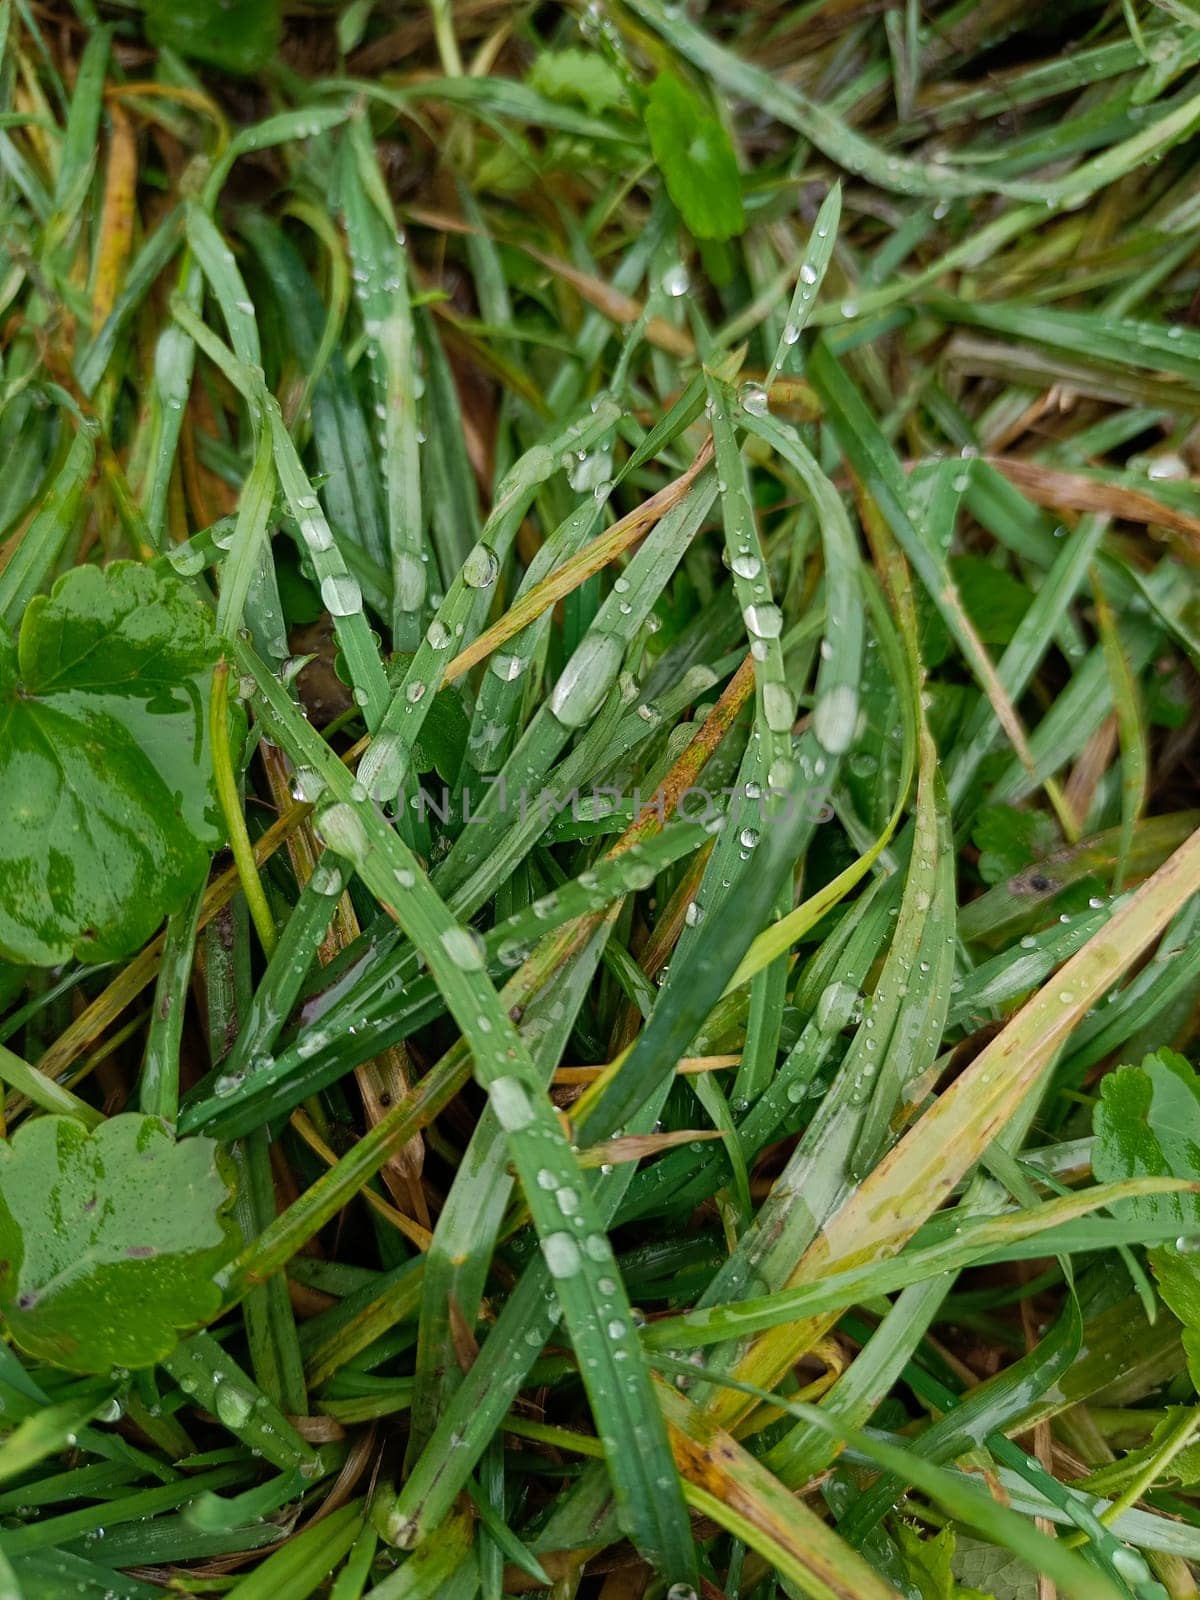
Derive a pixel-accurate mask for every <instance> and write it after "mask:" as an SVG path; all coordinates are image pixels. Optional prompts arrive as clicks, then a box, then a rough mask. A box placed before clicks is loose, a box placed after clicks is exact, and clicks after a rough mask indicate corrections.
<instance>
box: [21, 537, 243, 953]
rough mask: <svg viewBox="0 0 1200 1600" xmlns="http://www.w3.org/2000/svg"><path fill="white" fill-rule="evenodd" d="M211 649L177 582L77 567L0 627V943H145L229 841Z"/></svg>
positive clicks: (43, 948) (86, 947) (42, 948)
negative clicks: (214, 733) (218, 780)
mask: <svg viewBox="0 0 1200 1600" xmlns="http://www.w3.org/2000/svg"><path fill="white" fill-rule="evenodd" d="M216 651H217V645H216V639H215V636H214V634H213V630H212V625H211V623H210V621H209V618H208V615H207V613H205V612H204V611H203V610H202V609H201V608H200V606H199V605H197V604H196V603H195V601H194V600H193V599H192V598H191V596H190V594H189V593H188V591H187V589H186V588H185V587H184V586H183V584H182V583H181V582H180V581H179V580H178V579H175V578H172V577H169V576H167V575H163V574H157V573H154V572H151V571H150V570H149V569H148V568H146V567H141V566H137V565H135V564H134V563H132V562H118V563H115V564H114V565H113V566H110V567H108V568H107V569H106V570H104V571H101V570H100V569H99V568H98V567H77V568H75V569H74V570H73V571H71V572H69V573H67V575H66V576H65V577H63V578H62V579H60V580H59V582H58V583H57V584H56V585H55V587H54V590H53V592H52V593H51V594H49V595H39V596H37V597H36V598H35V599H34V600H32V601H31V602H30V604H29V606H28V607H27V609H26V612H25V618H24V622H23V625H22V628H21V637H20V642H19V644H18V645H17V646H15V647H14V645H13V642H12V639H11V637H10V636H9V634H8V633H7V632H6V631H4V630H0V786H2V787H3V791H4V794H5V797H6V801H7V826H6V827H5V828H4V829H3V831H2V833H0V952H2V953H3V954H4V955H6V956H8V957H10V958H11V959H13V960H16V961H24V962H28V963H30V964H32V965H37V966H53V965H57V964H58V963H59V962H62V961H65V960H67V959H68V958H69V957H70V956H72V955H75V956H77V957H78V958H79V959H81V960H85V961H108V960H114V959H116V958H118V957H120V956H123V955H126V954H128V953H129V951H131V950H136V949H137V947H138V946H139V945H140V944H142V943H143V942H144V941H145V940H146V939H147V938H148V937H149V935H150V934H151V933H153V931H154V929H155V928H156V927H157V926H158V924H159V922H160V921H161V920H162V918H163V917H164V916H165V915H166V914H167V913H168V912H170V911H175V910H177V909H178V908H179V906H181V905H182V904H183V902H184V900H185V899H186V897H187V895H188V894H189V893H190V892H191V891H192V890H193V889H194V888H196V886H197V885H198V884H199V883H200V882H201V881H202V879H203V877H204V874H205V872H206V871H207V869H208V857H209V853H210V852H211V851H212V850H213V849H215V848H216V847H217V846H218V845H219V844H220V842H221V838H222V831H221V827H220V816H219V812H218V810H217V808H216V805H215V801H214V798H213V793H212V772H211V765H210V760H209V750H208V742H207V738H206V728H207V707H208V693H209V686H210V680H211V667H212V663H213V660H214V658H215V656H216Z"/></svg>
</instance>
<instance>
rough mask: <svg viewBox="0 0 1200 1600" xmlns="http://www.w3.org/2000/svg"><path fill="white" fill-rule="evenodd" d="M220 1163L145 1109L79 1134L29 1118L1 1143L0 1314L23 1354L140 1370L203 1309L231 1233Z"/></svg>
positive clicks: (213, 1297)
mask: <svg viewBox="0 0 1200 1600" xmlns="http://www.w3.org/2000/svg"><path fill="white" fill-rule="evenodd" d="M232 1198H233V1189H232V1174H231V1170H230V1169H229V1168H228V1165H227V1163H226V1161H225V1158H224V1157H223V1156H222V1155H221V1152H220V1150H219V1148H218V1146H217V1145H216V1144H214V1143H213V1141H212V1140H211V1139H205V1138H195V1139H184V1140H181V1141H180V1142H179V1143H178V1144H176V1142H175V1140H174V1139H173V1137H172V1136H171V1134H170V1133H169V1132H168V1131H167V1129H166V1128H165V1127H164V1126H163V1124H162V1122H160V1121H159V1119H158V1118H157V1117H141V1116H133V1115H131V1116H119V1117H112V1118H110V1119H109V1120H108V1121H107V1122H105V1123H102V1124H101V1126H100V1127H98V1128H96V1129H95V1130H94V1131H93V1132H91V1133H89V1132H88V1131H87V1130H86V1129H85V1128H84V1127H83V1126H82V1125H81V1124H80V1123H79V1122H76V1121H75V1119H74V1118H72V1117H40V1118H39V1119H38V1120H37V1121H35V1122H30V1123H26V1124H25V1125H24V1126H23V1127H21V1128H19V1129H18V1130H17V1132H16V1134H15V1135H14V1136H13V1138H12V1139H11V1140H10V1141H5V1142H0V1310H2V1311H3V1314H4V1317H5V1319H6V1321H7V1323H8V1327H9V1331H10V1332H11V1334H12V1336H13V1338H14V1340H15V1341H16V1343H17V1344H18V1345H20V1347H21V1349H22V1350H25V1351H27V1352H28V1353H29V1354H30V1355H33V1356H37V1357H39V1358H40V1359H41V1360H43V1361H52V1362H54V1363H55V1364H56V1365H58V1366H62V1367H69V1368H71V1370H72V1371H75V1372H105V1373H106V1372H109V1371H111V1370H112V1369H113V1368H114V1367H129V1368H134V1367H146V1366H150V1365H152V1364H153V1363H154V1362H156V1361H159V1360H161V1359H162V1358H163V1357H164V1356H165V1355H168V1354H169V1353H170V1351H171V1350H172V1349H173V1348H174V1347H175V1345H176V1344H177V1342H178V1339H179V1334H180V1332H181V1331H182V1330H184V1329H187V1328H192V1327H195V1326H196V1325H197V1324H199V1323H202V1322H204V1321H206V1320H207V1319H208V1318H210V1317H212V1316H214V1315H215V1314H216V1312H217V1309H218V1308H219V1306H220V1303H221V1293H220V1290H219V1288H218V1287H217V1285H216V1283H215V1282H214V1274H215V1273H216V1271H217V1270H218V1268H219V1267H221V1266H222V1265H223V1264H224V1263H225V1262H226V1261H227V1260H228V1259H229V1258H230V1256H231V1255H232V1253H233V1249H234V1245H235V1240H234V1236H233V1232H232V1228H231V1225H230V1223H229V1222H228V1221H227V1220H226V1217H225V1212H226V1210H227V1208H228V1206H229V1204H230V1201H231V1200H232Z"/></svg>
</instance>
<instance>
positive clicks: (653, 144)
mask: <svg viewBox="0 0 1200 1600" xmlns="http://www.w3.org/2000/svg"><path fill="white" fill-rule="evenodd" d="M645 115H646V130H647V132H648V133H649V135H650V148H651V149H652V150H653V152H654V159H655V161H656V162H657V163H658V167H659V171H660V172H661V173H662V175H663V179H664V181H665V183H666V185H667V193H668V194H669V195H670V196H671V199H672V200H674V202H675V204H676V205H677V206H678V207H679V210H680V212H681V214H682V216H683V220H684V221H685V222H686V223H687V225H688V227H689V228H690V229H691V230H692V232H693V233H694V234H695V236H696V238H697V239H731V238H733V236H734V235H735V234H739V233H741V231H742V229H743V228H744V227H745V226H746V219H745V215H744V213H743V211H742V184H741V178H740V177H739V175H738V167H737V157H736V156H735V155H734V153H733V146H732V145H731V144H730V142H729V135H728V134H727V133H726V132H725V129H724V128H723V127H722V126H721V124H720V122H719V121H718V120H717V118H716V117H715V116H714V115H713V113H712V112H711V111H709V110H708V108H707V107H706V106H705V104H704V102H703V101H702V100H701V99H699V98H698V96H696V95H695V94H693V93H692V91H691V90H690V89H689V88H688V87H687V85H686V84H685V83H683V82H681V81H680V79H679V78H677V77H676V76H675V74H674V73H673V72H660V73H659V75H658V77H657V78H655V80H654V82H653V83H652V84H651V86H650V97H649V100H648V102H647V104H646V113H645Z"/></svg>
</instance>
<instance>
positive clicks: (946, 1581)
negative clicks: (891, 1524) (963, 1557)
mask: <svg viewBox="0 0 1200 1600" xmlns="http://www.w3.org/2000/svg"><path fill="white" fill-rule="evenodd" d="M895 1541H896V1545H897V1547H898V1549H899V1551H900V1554H901V1555H902V1557H903V1558H904V1564H905V1566H906V1567H907V1568H908V1575H909V1577H910V1579H911V1580H912V1587H913V1589H915V1590H916V1592H917V1593H918V1594H919V1595H920V1596H921V1600H986V1597H985V1596H982V1595H981V1593H980V1591H979V1590H978V1589H964V1588H963V1587H962V1585H961V1584H960V1583H959V1582H958V1581H957V1579H956V1578H955V1575H954V1571H953V1568H952V1565H951V1563H952V1562H953V1561H954V1559H955V1546H956V1541H955V1535H954V1530H953V1529H952V1528H943V1529H942V1531H941V1532H940V1533H938V1534H931V1535H929V1536H928V1537H924V1536H922V1534H921V1533H920V1532H919V1531H918V1530H917V1529H916V1528H914V1527H913V1526H912V1524H911V1523H908V1522H905V1521H903V1520H902V1519H898V1520H897V1522H896V1531H895ZM986 1548H987V1549H989V1550H994V1546H991V1545H989V1546H987V1547H986Z"/></svg>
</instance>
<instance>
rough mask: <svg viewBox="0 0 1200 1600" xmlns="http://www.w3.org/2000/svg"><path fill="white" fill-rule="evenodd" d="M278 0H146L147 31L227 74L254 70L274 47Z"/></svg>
mask: <svg viewBox="0 0 1200 1600" xmlns="http://www.w3.org/2000/svg"><path fill="white" fill-rule="evenodd" d="M281 30H282V8H281V6H280V0H237V3H236V5H230V4H228V3H222V0H146V32H147V34H148V35H149V37H150V39H151V40H152V41H153V42H154V43H155V44H157V45H167V46H169V47H170V49H172V50H178V51H179V53H180V55H183V56H191V57H192V58H193V59H194V60H196V61H204V62H207V64H208V65H209V66H213V67H223V68H224V69H225V71H226V72H254V71H256V70H257V69H258V68H259V67H262V66H265V65H266V63H267V62H268V61H269V60H270V59H271V57H272V56H273V55H274V53H275V51H276V50H277V48H278V46H279V36H280V32H281Z"/></svg>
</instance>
